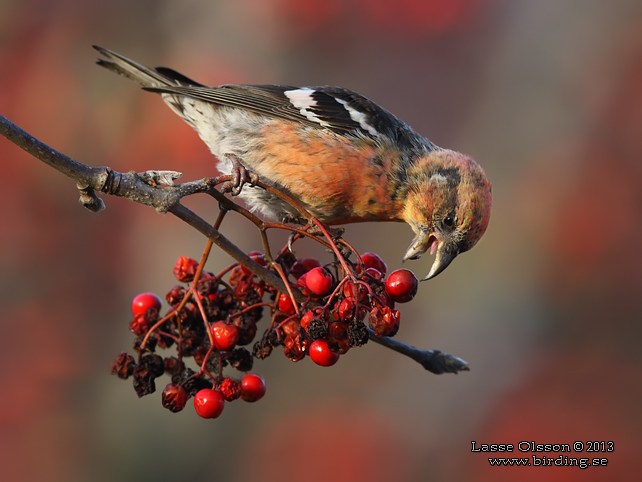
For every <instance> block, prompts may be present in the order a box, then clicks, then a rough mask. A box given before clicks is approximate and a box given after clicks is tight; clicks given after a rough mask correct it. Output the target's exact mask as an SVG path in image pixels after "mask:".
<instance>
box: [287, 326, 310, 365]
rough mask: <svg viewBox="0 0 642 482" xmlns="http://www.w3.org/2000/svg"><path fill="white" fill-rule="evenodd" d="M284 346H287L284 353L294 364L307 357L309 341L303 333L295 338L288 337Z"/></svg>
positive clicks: (294, 336)
mask: <svg viewBox="0 0 642 482" xmlns="http://www.w3.org/2000/svg"><path fill="white" fill-rule="evenodd" d="M283 344H284V345H285V349H284V350H283V353H284V354H285V356H286V357H288V358H289V359H290V360H292V361H293V362H297V361H299V360H301V359H303V357H305V350H306V348H307V345H308V339H307V338H306V337H304V336H303V335H301V333H297V334H295V335H293V336H288V337H287V338H286V339H285V340H284V342H283Z"/></svg>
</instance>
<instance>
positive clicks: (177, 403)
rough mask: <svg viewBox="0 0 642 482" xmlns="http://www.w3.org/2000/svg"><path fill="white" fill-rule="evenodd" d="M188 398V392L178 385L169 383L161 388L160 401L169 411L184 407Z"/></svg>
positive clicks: (176, 410) (179, 409) (177, 410)
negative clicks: (163, 388)
mask: <svg viewBox="0 0 642 482" xmlns="http://www.w3.org/2000/svg"><path fill="white" fill-rule="evenodd" d="M188 398H189V393H187V390H185V389H184V388H183V387H182V386H180V385H174V384H173V383H170V384H169V385H167V386H166V387H165V390H163V394H162V395H161V403H162V404H163V407H165V408H166V409H168V410H169V411H170V412H174V413H176V412H180V411H181V410H183V408H184V407H185V404H186V403H187V399H188Z"/></svg>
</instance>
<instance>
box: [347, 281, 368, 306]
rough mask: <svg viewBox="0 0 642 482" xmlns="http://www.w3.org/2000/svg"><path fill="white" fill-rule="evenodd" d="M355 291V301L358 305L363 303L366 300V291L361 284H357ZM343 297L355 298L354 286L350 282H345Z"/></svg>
mask: <svg viewBox="0 0 642 482" xmlns="http://www.w3.org/2000/svg"><path fill="white" fill-rule="evenodd" d="M356 289H357V290H358V291H359V296H358V297H357V299H358V300H359V303H365V302H366V301H367V299H368V289H367V288H366V287H365V286H363V285H362V284H357V287H356ZM343 295H344V296H345V297H346V298H352V299H354V296H355V286H354V283H353V282H352V281H346V282H345V283H344V285H343Z"/></svg>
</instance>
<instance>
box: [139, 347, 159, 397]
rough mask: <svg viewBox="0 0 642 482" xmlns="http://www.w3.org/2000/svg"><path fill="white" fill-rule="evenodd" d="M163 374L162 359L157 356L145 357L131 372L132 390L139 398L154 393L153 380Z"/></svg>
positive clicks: (154, 385)
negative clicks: (132, 377)
mask: <svg viewBox="0 0 642 482" xmlns="http://www.w3.org/2000/svg"><path fill="white" fill-rule="evenodd" d="M164 372H165V364H164V362H163V359H162V358H161V357H159V356H158V355H153V354H152V355H145V356H144V357H142V358H141V360H140V362H139V363H138V365H137V366H136V368H135V369H134V372H133V376H134V390H135V391H136V394H137V395H138V396H139V397H143V396H145V395H149V394H150V393H154V392H155V391H156V384H155V383H154V379H155V378H157V377H159V376H161V375H162V374H163V373H164Z"/></svg>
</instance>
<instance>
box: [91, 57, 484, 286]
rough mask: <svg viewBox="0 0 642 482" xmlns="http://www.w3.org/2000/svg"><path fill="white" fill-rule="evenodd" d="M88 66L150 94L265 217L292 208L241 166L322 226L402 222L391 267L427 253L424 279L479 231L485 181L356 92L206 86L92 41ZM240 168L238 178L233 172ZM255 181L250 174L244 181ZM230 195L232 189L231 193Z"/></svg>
mask: <svg viewBox="0 0 642 482" xmlns="http://www.w3.org/2000/svg"><path fill="white" fill-rule="evenodd" d="M94 49H96V50H97V51H98V52H99V53H100V54H101V56H102V58H99V59H98V60H97V63H98V65H100V66H102V67H104V68H106V69H108V70H110V71H112V72H115V73H117V74H120V75H123V76H125V77H127V78H129V79H131V80H134V81H136V82H138V83H139V84H141V86H142V88H143V89H144V90H147V91H151V92H155V93H158V94H160V96H161V97H162V99H163V100H164V101H165V103H166V104H167V105H168V106H169V107H170V108H171V109H172V110H173V111H174V112H175V113H176V114H178V115H179V116H180V117H181V118H182V119H183V120H184V121H186V122H187V123H188V124H189V125H190V126H192V128H193V129H194V130H196V132H197V133H198V135H199V136H200V138H201V139H202V140H203V141H204V142H205V144H207V146H208V147H209V149H210V151H211V152H212V153H213V154H214V155H215V156H216V158H217V159H218V165H217V168H218V170H219V171H220V172H221V173H223V174H234V173H236V178H235V179H237V180H238V179H239V175H240V180H241V185H239V183H237V185H236V186H235V187H236V188H241V187H242V189H237V190H235V192H234V194H238V195H239V196H240V197H241V198H242V199H243V200H244V201H245V202H246V203H247V204H248V205H249V207H250V208H251V209H252V210H253V211H255V212H258V213H260V214H261V215H262V216H263V217H265V218H267V219H276V220H296V219H299V217H300V214H299V212H297V211H296V209H295V208H294V207H293V206H292V205H290V204H288V203H286V202H285V201H283V200H282V199H280V198H279V197H277V196H275V195H274V194H271V193H269V192H267V191H266V190H264V189H260V188H259V187H256V186H253V185H252V182H248V183H247V184H245V185H242V183H243V181H245V180H249V179H250V177H249V176H248V173H252V176H258V179H260V180H261V181H262V182H264V183H265V184H268V185H270V186H272V187H274V188H275V189H277V190H279V191H280V192H282V193H285V194H286V195H287V196H289V197H291V198H292V199H293V200H295V201H296V202H297V203H299V204H300V205H301V206H302V207H304V208H305V209H306V210H307V211H308V212H309V213H310V214H311V215H312V216H314V217H316V218H317V219H318V220H319V221H321V222H322V223H325V224H326V225H330V226H334V225H342V224H348V223H358V222H368V221H390V222H405V223H407V224H408V225H409V226H410V227H411V229H412V230H413V232H414V234H415V236H414V238H413V240H412V242H411V243H410V246H409V247H408V249H407V250H406V252H405V254H404V256H403V260H402V262H405V261H407V260H414V259H419V258H420V257H421V256H422V255H423V254H425V253H426V252H428V251H429V252H430V254H431V255H434V256H435V259H434V261H433V263H432V266H431V268H430V270H429V272H428V274H427V275H426V276H425V277H424V278H423V279H422V281H423V280H427V279H431V278H434V277H435V276H437V275H438V274H440V273H441V272H443V271H444V270H445V269H446V268H447V267H448V266H449V265H450V263H451V262H452V260H453V259H454V258H455V257H456V256H458V255H459V254H461V253H463V252H466V251H468V250H470V249H471V248H472V247H473V246H475V244H476V243H477V242H478V241H479V239H480V238H481V237H482V235H483V234H484V232H485V231H486V228H487V227H488V223H489V219H490V210H491V204H492V188H491V184H490V182H489V181H488V178H487V177H486V174H485V172H484V170H483V169H482V167H481V166H480V165H479V164H478V163H477V162H476V161H474V160H473V159H472V158H471V157H469V156H467V155H464V154H461V153H459V152H457V151H453V150H450V149H444V148H441V147H438V146H437V145H435V144H433V143H432V142H431V141H429V140H428V139H426V138H424V137H422V136H421V135H419V134H418V133H416V132H415V131H414V130H413V129H412V128H411V127H410V126H408V125H407V124H406V123H404V122H403V121H401V120H400V119H398V118H397V117H395V116H394V115H393V114H391V113H390V112H388V111H387V110H385V109H383V108H382V107H380V106H379V105H377V104H376V103H374V102H373V101H371V100H369V99H367V98H366V97H364V96H362V95H360V94H358V93H356V92H354V91H351V90H348V89H345V88H341V87H330V86H322V87H295V86H290V85H246V84H234V85H232V84H227V85H221V86H219V87H209V86H207V85H204V84H201V83H198V82H196V81H194V80H192V79H190V78H188V77H186V76H185V75H183V74H181V73H179V72H176V71H175V70H172V69H170V68H167V67H155V68H149V67H146V66H144V65H141V64H139V63H137V62H134V61H133V60H130V59H128V58H126V57H124V56H122V55H120V54H117V53H115V52H113V51H110V50H107V49H105V48H102V47H98V46H94ZM239 172H240V173H241V174H239ZM252 179H254V177H252ZM239 191H240V192H239Z"/></svg>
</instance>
